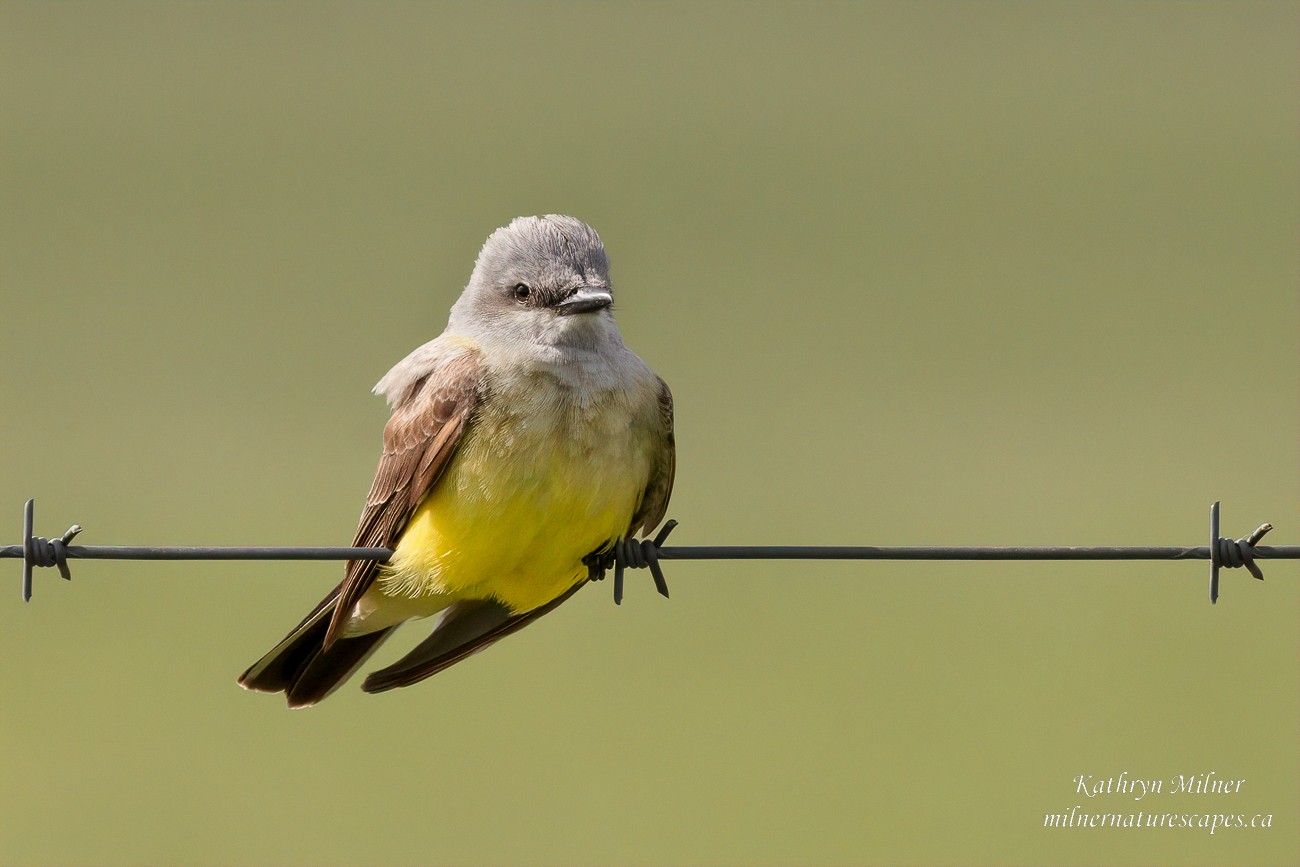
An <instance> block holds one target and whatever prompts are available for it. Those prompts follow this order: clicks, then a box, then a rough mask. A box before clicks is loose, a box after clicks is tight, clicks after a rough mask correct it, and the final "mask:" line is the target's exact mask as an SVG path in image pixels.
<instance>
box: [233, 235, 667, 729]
mask: <svg viewBox="0 0 1300 867" xmlns="http://www.w3.org/2000/svg"><path fill="white" fill-rule="evenodd" d="M613 301H614V296H613V290H612V288H611V286H610V282H609V260H608V259H607V258H606V255H605V248H604V246H603V245H602V244H601V242H600V237H599V236H598V235H597V234H596V232H595V230H593V229H592V228H591V227H590V226H588V225H586V224H585V223H582V222H580V221H579V220H575V219H574V218H572V217H565V216H559V215H547V216H544V217H520V218H518V219H516V220H514V221H513V222H511V223H510V225H508V226H506V227H504V228H501V229H498V230H497V231H495V232H493V233H492V235H491V236H490V237H489V238H488V239H487V242H486V243H484V245H483V249H482V251H480V253H479V255H478V260H477V261H476V262H475V264H474V271H473V273H472V274H471V275H470V279H469V284H468V285H467V286H466V287H465V290H464V291H463V292H462V293H461V295H460V298H459V300H457V301H456V303H455V305H454V306H453V307H452V308H451V316H450V318H449V319H448V322H447V328H446V329H445V330H444V331H443V333H442V334H441V335H440V336H439V337H437V338H436V339H434V340H433V341H431V342H429V343H426V344H425V345H423V346H421V347H420V348H418V349H416V350H415V351H414V352H412V353H411V354H410V355H408V356H407V357H406V358H405V359H403V360H402V361H400V362H398V364H397V366H396V367H394V368H393V369H392V370H390V371H389V372H388V374H387V375H386V376H385V377H384V378H383V379H381V380H380V381H379V384H378V385H376V386H375V389H374V390H375V393H376V394H381V395H383V396H385V397H386V398H387V399H388V403H389V405H390V406H391V407H392V415H391V417H390V418H389V421H388V425H387V427H386V428H385V429H384V449H383V456H382V457H381V458H380V461H379V469H378V471H377V472H376V473H375V481H374V484H373V485H372V486H371V488H370V494H369V496H368V497H366V505H365V508H364V510H363V511H362V513H361V522H360V526H359V527H358V528H357V534H356V539H355V541H354V542H353V544H354V545H358V546H377V547H385V548H391V549H393V556H392V558H391V560H389V562H388V563H386V564H379V563H377V562H376V561H373V560H351V561H349V562H348V564H347V567H346V571H345V577H344V579H343V582H342V583H341V584H340V585H339V586H338V587H336V588H335V589H334V591H333V592H332V593H330V594H329V595H328V596H326V597H325V599H324V600H323V601H322V602H321V603H320V604H319V605H318V606H316V608H315V610H313V611H312V612H311V613H310V614H308V615H307V617H306V618H305V619H304V620H303V621H302V623H300V624H298V626H297V627H295V628H294V630H293V631H292V632H290V633H289V635H288V636H286V637H285V639H284V640H283V641H281V642H280V643H279V644H277V645H276V646H275V647H274V648H272V650H271V651H270V652H269V653H267V654H266V656H264V657H262V658H261V659H260V660H258V662H256V663H255V664H254V665H253V666H252V667H251V668H249V669H248V671H246V672H244V674H243V676H241V677H240V678H239V683H240V685H241V686H243V687H245V688H246V689H253V690H259V691H263V692H283V693H285V695H286V697H287V699H288V702H289V706H290V707H307V706H309V705H313V704H315V703H316V702H318V701H320V700H321V699H323V698H325V697H326V696H327V695H329V694H330V693H331V692H333V691H334V690H335V689H336V688H338V686H339V685H340V684H342V683H343V681H345V680H347V679H348V677H349V676H350V675H351V674H352V673H353V672H354V671H356V669H357V668H358V667H359V666H360V665H361V664H362V663H363V662H364V661H365V660H366V658H367V657H368V656H370V654H371V653H373V652H374V650H375V649H376V648H377V647H378V646H379V644H380V643H381V642H382V641H383V640H384V639H385V638H386V637H388V635H389V634H390V633H391V632H392V631H393V630H394V629H396V628H397V627H398V626H399V625H400V624H402V623H403V622H405V621H407V620H411V619H415V618H420V617H428V616H429V615H432V614H438V615H439V617H438V621H437V624H436V625H435V626H434V629H433V633H432V634H431V635H430V636H429V637H428V638H426V639H425V640H424V641H423V642H421V643H420V644H419V645H417V646H416V647H415V649H414V650H412V651H411V652H410V653H408V654H407V655H406V656H404V657H402V658H401V659H399V660H398V661H397V662H395V663H393V664H392V665H390V666H388V667H387V668H383V669H380V670H379V671H376V672H374V673H372V674H370V675H369V676H368V677H366V679H365V681H364V683H363V684H362V686H361V688H362V689H363V690H365V691H366V692H382V691H383V690H387V689H392V688H394V687H398V686H409V685H410V684H413V683H416V682H417V681H420V680H423V679H424V678H426V677H429V676H430V675H433V674H436V673H437V672H439V671H441V670H442V669H444V668H446V667H447V666H449V665H451V664H453V663H455V662H459V661H460V660H462V659H464V658H465V657H467V656H469V655H470V654H472V653H476V652H477V651H479V650H482V649H483V648H485V647H487V646H488V645H490V644H492V643H493V642H495V641H497V640H498V639H500V638H503V637H504V636H506V635H509V634H510V633H512V632H514V631H515V630H517V629H520V628H522V627H523V626H526V625H527V624H529V623H531V622H532V621H534V620H536V619H537V618H538V617H540V616H541V615H543V614H545V613H547V612H548V611H550V610H552V609H553V608H555V607H556V606H557V605H559V604H560V603H561V602H563V601H564V600H565V599H567V598H569V596H571V595H572V594H573V593H574V592H575V591H576V590H577V589H578V588H579V587H581V586H582V584H583V583H585V582H586V580H587V578H588V574H589V571H588V566H587V563H588V562H594V561H592V560H591V559H590V558H592V557H596V558H600V557H602V556H603V555H605V554H607V552H609V551H610V550H612V548H613V546H614V544H615V543H617V542H618V541H619V540H621V539H623V538H627V537H632V536H635V535H636V534H637V533H638V532H642V533H650V532H652V531H653V530H654V529H655V527H656V526H658V524H659V522H660V521H661V520H663V517H664V512H665V510H666V509H667V507H668V496H669V494H670V493H671V491H672V486H673V471H674V465H675V445H674V441H673V401H672V394H671V393H670V392H669V390H668V386H667V385H666V384H665V383H664V381H663V380H662V379H660V378H659V377H658V376H656V375H655V373H654V371H653V370H651V369H650V367H649V366H648V365H647V364H646V363H645V362H643V361H642V360H641V359H640V358H638V357H637V356H636V355H635V354H633V353H632V351H631V350H629V349H628V348H627V347H626V346H624V345H623V340H622V338H621V337H620V335H619V333H618V327H617V326H616V325H615V324H614V315H613V313H612V311H611V306H612V304H613Z"/></svg>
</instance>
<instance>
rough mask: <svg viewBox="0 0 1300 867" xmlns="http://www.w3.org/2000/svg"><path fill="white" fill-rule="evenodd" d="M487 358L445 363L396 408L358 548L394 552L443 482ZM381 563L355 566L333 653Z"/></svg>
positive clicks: (337, 612) (333, 625)
mask: <svg viewBox="0 0 1300 867" xmlns="http://www.w3.org/2000/svg"><path fill="white" fill-rule="evenodd" d="M482 371H483V365H482V359H481V357H480V356H479V355H478V353H473V352H467V353H466V354H464V355H458V356H456V357H454V358H452V359H451V360H449V361H447V362H445V363H444V364H443V365H442V366H441V367H439V368H438V369H437V370H435V371H433V373H431V374H429V375H428V376H427V377H425V378H424V379H423V380H421V381H420V382H417V383H416V385H415V386H414V387H413V388H412V389H411V390H410V391H409V392H408V396H407V397H406V399H405V400H403V401H402V402H401V403H400V404H398V405H397V406H395V407H394V408H393V415H392V417H391V418H390V419H389V420H388V425H387V426H386V427H385V428H384V454H383V457H381V458H380V460H379V469H378V470H376V471H375V482H374V484H373V485H371V487H370V494H369V495H368V496H367V497H366V507H365V510H364V511H362V513H361V523H360V525H359V526H358V527H357V535H356V538H355V540H353V542H352V544H353V545H354V546H357V547H378V548H392V547H394V546H395V545H396V544H397V540H398V538H399V537H400V536H401V535H402V531H403V530H404V529H405V528H406V524H407V522H408V521H409V520H410V519H411V515H412V514H414V513H415V510H416V507H418V506H419V505H420V501H421V500H423V499H424V496H425V494H427V493H428V492H429V490H430V488H432V487H433V486H434V485H435V484H436V483H437V481H438V478H439V477H440V476H441V475H442V471H443V470H444V469H446V467H447V464H448V462H449V461H450V460H451V457H452V455H453V454H455V452H456V447H457V446H458V445H459V444H460V440H461V436H462V435H463V434H464V432H465V428H466V426H467V425H468V424H469V420H470V416H471V415H472V414H473V412H474V408H475V407H476V406H477V405H478V400H479V391H480V383H481V380H482ZM379 565H380V564H379V563H378V562H376V561H374V560H349V561H348V565H347V572H346V577H345V578H344V579H343V585H342V587H341V588H340V590H339V599H338V604H337V605H335V607H334V612H333V614H332V615H331V617H330V625H329V629H328V630H327V631H326V633H325V647H329V646H330V644H332V643H333V642H334V641H335V640H336V639H337V638H338V637H339V635H340V634H341V633H342V630H343V626H344V624H345V623H346V622H347V619H348V616H349V615H350V614H351V612H352V609H353V607H354V606H355V605H356V603H357V600H358V599H360V598H361V596H362V595H363V594H364V593H365V592H366V590H367V589H369V587H370V585H371V584H373V583H374V580H375V575H376V574H377V573H378V571H379Z"/></svg>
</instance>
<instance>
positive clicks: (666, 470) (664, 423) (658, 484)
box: [627, 379, 677, 538]
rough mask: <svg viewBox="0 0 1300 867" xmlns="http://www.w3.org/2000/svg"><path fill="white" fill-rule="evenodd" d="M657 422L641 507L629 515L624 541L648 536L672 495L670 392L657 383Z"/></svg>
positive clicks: (674, 454) (674, 447)
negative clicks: (639, 534)
mask: <svg viewBox="0 0 1300 867" xmlns="http://www.w3.org/2000/svg"><path fill="white" fill-rule="evenodd" d="M659 423H660V430H659V433H660V436H661V437H662V440H661V442H660V446H659V448H658V449H657V453H656V458H655V463H654V465H653V467H652V468H651V470H650V479H649V481H648V482H647V483H646V489H645V493H644V494H643V495H642V496H641V504H640V505H639V506H638V507H637V510H636V512H635V513H634V514H633V515H632V524H631V526H629V527H628V531H627V535H628V538H631V537H632V536H634V535H636V533H637V532H639V531H644V532H645V533H649V532H650V531H651V530H653V529H654V528H655V527H658V526H659V522H660V521H662V520H663V519H664V515H665V514H666V513H667V512H668V498H669V497H670V496H672V493H673V478H674V477H675V476H676V475H677V440H676V437H674V436H673V393H672V392H671V391H670V390H669V389H668V383H666V382H664V381H663V380H662V379H660V380H659Z"/></svg>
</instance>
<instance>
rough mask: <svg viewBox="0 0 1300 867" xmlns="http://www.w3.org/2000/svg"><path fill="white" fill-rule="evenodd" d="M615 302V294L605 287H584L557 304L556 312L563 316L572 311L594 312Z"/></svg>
mask: <svg viewBox="0 0 1300 867" xmlns="http://www.w3.org/2000/svg"><path fill="white" fill-rule="evenodd" d="M613 303H614V296H613V295H610V294H609V293H608V292H606V291H605V290H604V289H585V288H584V289H579V290H578V291H576V292H574V293H573V294H572V295H570V296H569V297H568V298H565V299H564V300H563V301H561V302H560V303H559V304H556V305H555V312H557V313H559V314H560V315H561V316H568V315H570V314H572V313H592V312H594V311H596V310H604V309H605V308H606V307H608V306H610V305H611V304H613Z"/></svg>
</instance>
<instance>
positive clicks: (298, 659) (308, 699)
mask: <svg viewBox="0 0 1300 867" xmlns="http://www.w3.org/2000/svg"><path fill="white" fill-rule="evenodd" d="M340 589H342V585H339V587H337V588H335V589H334V592H332V593H330V595H329V596H326V597H325V598H324V599H323V600H322V601H321V603H320V605H317V606H316V608H315V610H313V611H312V612H311V613H310V614H308V615H307V616H306V617H305V618H303V621H302V622H301V623H299V624H298V625H297V626H296V627H294V629H293V631H292V632H290V633H289V634H288V635H286V636H285V637H284V640H283V641H281V642H280V643H279V644H277V645H276V646H275V647H273V648H271V650H270V651H269V652H268V653H267V654H266V655H265V656H263V657H262V658H261V659H259V660H258V661H257V662H255V663H253V664H252V665H251V666H250V667H249V669H248V670H247V671H245V672H244V673H243V674H242V675H240V677H239V685H240V686H242V687H243V688H244V689H251V690H256V691H257V692H271V693H275V692H282V693H284V694H285V698H286V699H287V700H288V703H289V707H292V708H300V707H311V706H312V705H314V704H316V703H317V702H319V701H321V700H323V699H324V698H325V697H326V696H328V695H329V694H330V693H332V692H333V691H334V690H336V689H338V688H339V687H340V686H342V685H343V682H344V681H346V680H347V679H348V678H349V677H351V676H352V674H353V672H355V671H356V670H357V669H358V668H359V667H360V666H361V664H362V663H363V662H365V661H366V659H367V658H368V657H369V656H370V654H372V653H374V652H375V650H376V648H378V647H379V645H380V644H382V643H383V641H384V639H385V638H387V637H388V635H389V633H391V632H392V631H393V629H394V628H395V627H391V626H390V627H388V628H386V629H381V630H379V631H377V632H370V633H367V634H365V635H357V636H354V637H350V638H340V639H338V640H337V641H335V642H334V643H333V644H331V645H330V646H329V647H328V648H326V647H325V632H326V630H327V629H328V628H329V623H330V615H331V614H332V613H333V612H334V606H335V605H336V604H337V603H338V597H339V590H340Z"/></svg>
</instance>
